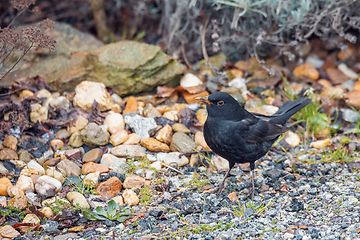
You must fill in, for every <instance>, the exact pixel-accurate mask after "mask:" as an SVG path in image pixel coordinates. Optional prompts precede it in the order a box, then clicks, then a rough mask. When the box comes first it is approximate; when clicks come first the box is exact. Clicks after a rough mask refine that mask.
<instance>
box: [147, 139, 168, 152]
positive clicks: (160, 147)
mask: <svg viewBox="0 0 360 240" xmlns="http://www.w3.org/2000/svg"><path fill="white" fill-rule="evenodd" d="M140 144H141V146H143V147H145V148H146V149H148V150H150V151H152V152H170V148H169V146H168V145H167V144H165V143H162V142H160V141H158V140H156V139H155V138H144V139H142V140H141V142H140Z"/></svg>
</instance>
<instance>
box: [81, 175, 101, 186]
mask: <svg viewBox="0 0 360 240" xmlns="http://www.w3.org/2000/svg"><path fill="white" fill-rule="evenodd" d="M99 177H100V172H93V173H89V174H87V175H86V176H85V178H84V185H85V186H90V187H92V188H95V187H96V186H97V185H98V182H99Z"/></svg>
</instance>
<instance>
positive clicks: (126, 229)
mask: <svg viewBox="0 0 360 240" xmlns="http://www.w3.org/2000/svg"><path fill="white" fill-rule="evenodd" d="M291 151H292V153H291V152H290V153H288V154H284V153H283V152H280V151H275V152H277V153H274V152H270V153H269V154H268V155H267V156H266V157H264V158H262V159H260V160H259V161H257V165H256V171H255V179H256V188H257V194H256V195H255V198H254V200H253V201H251V200H250V199H248V198H246V195H247V193H248V187H249V186H250V181H251V177H250V173H249V172H245V173H244V172H242V171H240V170H239V168H234V171H233V172H232V173H233V174H232V176H231V177H229V178H228V179H227V181H226V184H225V186H226V189H225V191H224V192H223V193H222V194H221V196H219V197H218V196H216V195H215V194H212V193H211V192H212V190H213V188H212V186H211V185H213V186H217V185H218V183H219V182H220V181H221V180H222V178H223V176H224V173H223V172H209V171H208V168H205V167H199V168H191V167H182V168H180V169H179V170H180V171H181V172H183V173H184V174H182V175H181V174H178V173H177V172H175V171H171V170H169V171H167V172H166V175H167V176H166V180H165V181H164V182H162V183H160V181H159V184H158V185H155V186H154V188H155V189H156V191H154V192H153V195H152V196H151V202H150V203H149V204H146V205H143V206H141V205H138V206H133V207H131V210H132V211H133V212H135V213H136V215H137V216H138V218H137V220H136V221H133V222H132V223H130V224H129V223H126V222H125V225H124V224H122V223H118V222H112V221H104V222H99V224H98V225H97V227H96V228H94V230H90V231H86V232H82V233H80V232H78V233H70V232H67V230H66V229H64V230H63V232H61V233H58V234H57V237H55V239H81V240H82V239H304V240H305V239H360V235H359V233H360V219H359V218H360V217H359V216H360V215H359V213H360V206H359V198H360V192H359V190H358V189H359V187H360V183H359V181H358V180H359V179H360V174H359V172H358V171H354V172H353V173H351V172H349V168H348V165H347V164H346V163H325V162H323V163H316V164H307V163H297V164H296V165H295V167H291V168H290V166H292V165H293V164H291V157H290V156H292V155H293V154H294V153H295V152H298V153H297V155H298V156H301V157H300V158H301V159H305V158H313V156H312V155H310V154H307V153H306V154H303V155H301V154H300V152H302V151H303V150H302V149H300V148H299V147H297V148H296V149H292V150H291ZM314 158H315V159H314V160H315V161H320V159H321V158H320V157H314ZM270 159H277V160H278V161H277V162H275V161H271V160H270ZM269 160H270V161H269ZM294 170H295V172H294ZM170 171H171V172H170ZM158 178H159V179H161V178H160V177H158ZM164 179H165V177H164ZM194 179H197V180H198V182H197V183H199V182H200V183H202V184H203V185H204V184H206V185H205V186H203V188H202V189H197V188H196V187H194V186H193V185H195V184H194ZM204 189H205V190H204ZM207 189H209V190H207ZM231 192H235V193H236V194H237V198H238V200H237V201H236V200H235V201H233V202H232V201H231V200H230V199H229V197H228V194H229V193H231ZM82 219H83V220H81V221H85V222H86V221H87V220H86V219H85V218H82ZM89 222H90V221H89ZM44 226H45V228H46V227H48V229H47V231H46V232H47V233H49V235H53V234H54V232H52V229H53V230H54V231H57V222H54V221H48V222H47V223H46V224H45V225H44ZM25 238H26V236H25ZM51 238H52V237H51ZM39 239H47V237H46V236H42V237H40V238H39Z"/></svg>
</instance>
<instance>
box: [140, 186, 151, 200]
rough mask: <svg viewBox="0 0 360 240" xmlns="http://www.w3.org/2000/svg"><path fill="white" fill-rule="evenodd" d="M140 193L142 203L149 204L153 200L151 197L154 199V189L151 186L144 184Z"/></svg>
mask: <svg viewBox="0 0 360 240" xmlns="http://www.w3.org/2000/svg"><path fill="white" fill-rule="evenodd" d="M139 195H140V199H139V201H140V204H141V205H147V204H149V203H150V202H151V199H152V196H153V191H152V189H151V188H150V186H143V187H142V188H141V189H140V192H139Z"/></svg>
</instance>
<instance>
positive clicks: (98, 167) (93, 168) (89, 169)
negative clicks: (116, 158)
mask: <svg viewBox="0 0 360 240" xmlns="http://www.w3.org/2000/svg"><path fill="white" fill-rule="evenodd" d="M81 170H82V173H83V174H85V175H86V174H89V173H93V172H100V173H106V172H108V171H109V167H108V166H107V165H105V164H98V163H93V162H88V163H85V164H84V165H83V166H82V168H81Z"/></svg>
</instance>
